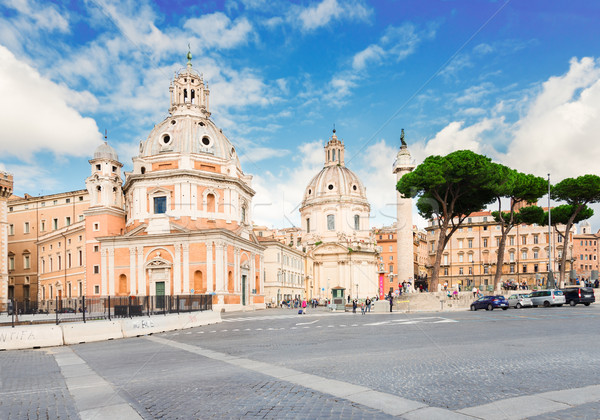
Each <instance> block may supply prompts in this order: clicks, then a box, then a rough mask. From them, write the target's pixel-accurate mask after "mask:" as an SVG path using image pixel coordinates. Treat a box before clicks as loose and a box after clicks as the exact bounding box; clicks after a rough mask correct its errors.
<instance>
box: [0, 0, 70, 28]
mask: <svg viewBox="0 0 600 420" xmlns="http://www.w3.org/2000/svg"><path fill="white" fill-rule="evenodd" d="M4 6H6V7H10V8H12V9H14V10H17V11H18V12H19V13H21V15H20V17H21V18H23V17H27V18H29V19H30V20H31V23H32V24H33V25H34V26H35V27H36V28H38V29H42V30H49V31H54V30H56V31H59V32H67V31H68V30H69V22H68V21H67V19H65V17H64V16H63V14H62V13H64V11H62V13H61V12H59V11H58V10H56V7H55V6H54V5H49V4H47V3H46V2H41V3H40V2H37V1H34V0H6V1H5V2H4Z"/></svg>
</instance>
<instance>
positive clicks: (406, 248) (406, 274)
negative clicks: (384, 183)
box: [393, 131, 415, 287]
mask: <svg viewBox="0 0 600 420" xmlns="http://www.w3.org/2000/svg"><path fill="white" fill-rule="evenodd" d="M402 140H404V131H403V132H402ZM414 168H415V165H414V163H413V162H412V157H411V155H410V152H409V151H408V147H407V146H406V144H403V145H402V147H401V148H400V151H398V154H397V156H396V161H395V162H394V168H393V172H394V173H395V174H396V182H398V181H400V179H401V178H402V177H403V176H404V175H406V174H407V173H409V172H411V171H412V170H413V169H414ZM396 202H397V222H396V228H397V234H396V238H397V239H396V241H397V242H396V264H394V268H395V270H396V272H397V273H398V276H397V277H396V279H397V283H402V282H405V281H407V282H408V281H410V282H411V284H412V286H413V287H414V285H415V279H414V278H415V267H414V255H413V254H414V245H413V229H412V199H411V198H402V197H401V195H400V193H399V192H396Z"/></svg>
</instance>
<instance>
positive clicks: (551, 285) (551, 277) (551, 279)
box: [546, 174, 554, 289]
mask: <svg viewBox="0 0 600 420" xmlns="http://www.w3.org/2000/svg"><path fill="white" fill-rule="evenodd" d="M552 239H553V238H552V216H551V211H550V174H548V282H547V283H546V287H547V288H550V289H552V288H554V275H553V274H552Z"/></svg>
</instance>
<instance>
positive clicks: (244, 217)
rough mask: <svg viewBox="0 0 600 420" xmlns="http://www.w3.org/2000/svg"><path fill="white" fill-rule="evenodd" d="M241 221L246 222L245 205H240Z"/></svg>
mask: <svg viewBox="0 0 600 420" xmlns="http://www.w3.org/2000/svg"><path fill="white" fill-rule="evenodd" d="M242 223H246V206H242Z"/></svg>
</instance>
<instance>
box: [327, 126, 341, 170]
mask: <svg viewBox="0 0 600 420" xmlns="http://www.w3.org/2000/svg"><path fill="white" fill-rule="evenodd" d="M334 165H339V166H344V142H343V141H341V140H338V138H337V135H336V134H335V128H334V129H333V135H332V136H331V137H330V138H329V141H328V142H327V144H326V145H325V166H334Z"/></svg>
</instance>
